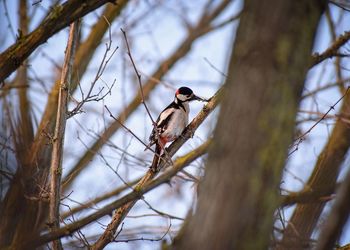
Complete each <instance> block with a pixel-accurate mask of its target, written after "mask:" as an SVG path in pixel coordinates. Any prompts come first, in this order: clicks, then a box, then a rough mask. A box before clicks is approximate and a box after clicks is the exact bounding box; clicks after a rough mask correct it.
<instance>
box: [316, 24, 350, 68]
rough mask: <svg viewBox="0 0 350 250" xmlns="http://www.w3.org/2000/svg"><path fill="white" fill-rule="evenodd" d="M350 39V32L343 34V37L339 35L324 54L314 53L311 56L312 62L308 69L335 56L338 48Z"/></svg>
mask: <svg viewBox="0 0 350 250" xmlns="http://www.w3.org/2000/svg"><path fill="white" fill-rule="evenodd" d="M349 39H350V31H346V32H344V34H343V35H340V36H339V37H338V38H337V39H336V40H335V41H334V42H333V43H332V44H331V46H330V47H328V48H327V49H326V50H325V51H324V52H322V53H321V54H318V53H315V54H313V55H312V62H311V65H310V68H312V67H313V66H315V65H317V64H319V63H320V62H322V61H324V60H326V59H328V58H332V57H333V56H335V54H336V53H337V52H338V50H339V48H340V47H341V46H343V45H344V44H346V43H347V42H348V41H349Z"/></svg>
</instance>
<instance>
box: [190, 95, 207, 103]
mask: <svg viewBox="0 0 350 250" xmlns="http://www.w3.org/2000/svg"><path fill="white" fill-rule="evenodd" d="M190 101H200V102H207V101H208V100H206V99H204V98H202V97H199V96H196V95H195V94H193V96H192V97H191V99H190Z"/></svg>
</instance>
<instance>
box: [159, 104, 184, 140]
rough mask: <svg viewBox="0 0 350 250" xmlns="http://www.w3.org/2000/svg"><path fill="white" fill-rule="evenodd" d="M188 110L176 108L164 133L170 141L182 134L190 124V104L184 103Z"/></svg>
mask: <svg viewBox="0 0 350 250" xmlns="http://www.w3.org/2000/svg"><path fill="white" fill-rule="evenodd" d="M184 106H185V110H186V112H184V110H183V109H182V108H180V109H176V110H175V111H174V114H173V115H172V117H171V120H170V121H169V125H168V126H167V129H166V130H165V131H164V132H163V133H162V136H163V137H166V138H167V139H168V141H172V140H175V139H176V138H177V137H179V136H180V135H181V133H182V132H183V131H184V129H185V128H186V126H187V124H188V113H189V106H188V104H187V103H185V104H184Z"/></svg>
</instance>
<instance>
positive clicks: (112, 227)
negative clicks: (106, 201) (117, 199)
mask: <svg viewBox="0 0 350 250" xmlns="http://www.w3.org/2000/svg"><path fill="white" fill-rule="evenodd" d="M221 91H222V89H220V90H219V91H218V92H217V93H216V94H215V95H214V96H213V97H212V98H211V99H210V101H209V102H208V103H207V104H206V105H205V106H204V107H203V109H202V110H201V112H200V113H199V114H198V115H197V116H196V117H195V118H194V119H193V121H192V122H191V123H190V124H189V125H188V126H187V128H186V129H185V131H184V132H183V133H182V135H181V136H180V137H179V138H178V139H176V140H175V141H174V142H173V143H172V144H171V145H170V147H169V148H168V149H167V156H169V157H172V156H173V155H174V154H175V152H177V150H179V149H180V147H181V146H182V145H183V144H184V143H185V142H186V141H187V140H188V139H189V138H192V136H193V134H194V132H195V131H196V129H197V128H198V127H199V125H200V124H201V123H202V122H203V121H204V120H205V118H206V117H207V116H208V115H209V114H210V112H211V111H212V110H213V109H214V108H215V107H216V106H217V104H218V101H219V96H220V93H221ZM165 164H166V162H165V161H164V160H163V159H162V158H161V161H160V163H159V166H158V167H157V168H156V169H152V168H151V169H149V170H148V172H147V173H146V174H145V176H144V177H143V178H142V179H141V180H140V182H139V183H138V184H137V185H136V187H135V190H140V189H142V188H143V187H144V186H146V185H147V183H148V182H150V181H151V180H152V179H153V178H154V177H155V176H156V175H157V174H158V173H159V171H160V170H161V169H162V168H163V167H164V166H165ZM136 202H137V199H135V200H133V201H131V202H129V203H127V204H125V205H123V206H122V207H120V208H119V209H118V210H117V211H116V212H115V213H114V215H113V218H112V221H111V222H110V223H109V224H108V226H107V228H106V230H105V231H104V233H103V234H102V235H101V237H100V238H99V239H98V240H97V241H96V243H95V244H94V245H93V246H92V248H91V249H93V250H97V249H103V248H104V247H105V246H106V245H107V244H108V243H110V242H111V241H113V240H114V237H115V236H114V234H115V232H116V230H117V228H118V226H119V225H120V223H121V222H122V221H123V220H124V218H125V216H126V215H127V214H128V213H129V211H130V210H131V208H132V207H133V206H134V205H135V203H136Z"/></svg>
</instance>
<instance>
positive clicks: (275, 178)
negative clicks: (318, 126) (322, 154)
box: [173, 0, 323, 250]
mask: <svg viewBox="0 0 350 250" xmlns="http://www.w3.org/2000/svg"><path fill="white" fill-rule="evenodd" d="M271 6H274V11H273V12H271ZM322 9H323V4H322V2H321V1H316V0H313V1H280V0H272V1H268V2H266V1H259V0H251V1H245V7H244V10H243V13H242V18H241V21H240V25H239V28H238V33H237V37H236V42H235V45H234V51H233V55H232V59H231V63H230V66H229V72H228V78H227V82H226V92H225V96H224V100H223V105H222V108H221V112H220V115H219V120H218V125H217V128H216V131H215V134H214V145H213V147H212V150H211V151H210V152H209V158H208V164H207V168H206V174H205V177H204V180H203V183H201V184H200V187H199V190H200V193H199V200H198V209H197V211H196V212H195V214H194V216H193V217H192V218H191V219H190V221H189V223H188V225H187V226H186V228H185V231H184V234H183V237H181V238H180V240H179V241H178V242H175V243H174V246H173V247H174V249H181V250H186V249H268V246H269V240H270V234H271V230H272V225H273V214H274V210H275V208H276V207H277V206H278V204H279V201H278V186H279V183H280V180H281V173H282V169H283V166H284V163H285V159H286V156H287V150H288V146H289V145H290V143H291V140H292V135H293V129H294V125H295V116H296V111H297V107H298V103H299V100H300V96H301V91H302V88H303V82H304V79H305V75H306V72H307V68H308V65H310V61H309V58H310V53H311V48H312V45H313V39H314V34H315V32H316V27H317V24H318V20H319V18H320V15H321V12H322ZM199 228H200V230H198V229H199Z"/></svg>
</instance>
